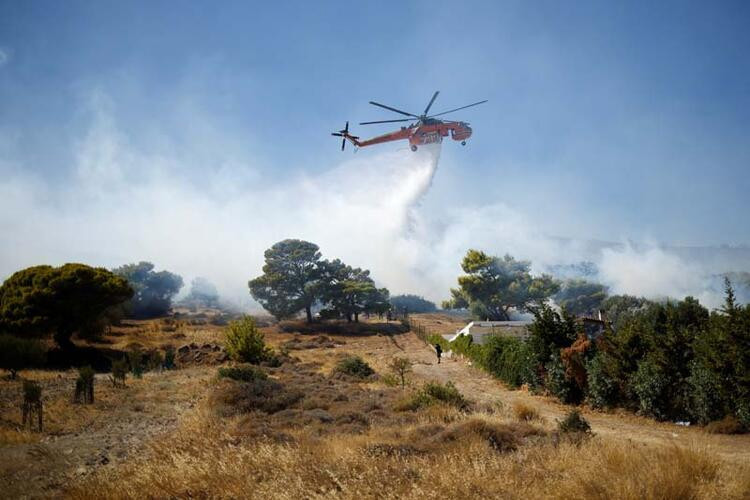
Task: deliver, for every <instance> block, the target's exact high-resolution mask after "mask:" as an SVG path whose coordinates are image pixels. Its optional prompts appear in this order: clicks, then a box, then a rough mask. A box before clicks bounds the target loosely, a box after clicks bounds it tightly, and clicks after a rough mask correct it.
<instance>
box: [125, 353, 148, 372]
mask: <svg viewBox="0 0 750 500" xmlns="http://www.w3.org/2000/svg"><path fill="white" fill-rule="evenodd" d="M128 362H129V364H130V372H131V373H132V374H133V377H134V378H141V377H143V369H144V367H143V353H142V352H141V351H140V349H131V350H130V351H128Z"/></svg>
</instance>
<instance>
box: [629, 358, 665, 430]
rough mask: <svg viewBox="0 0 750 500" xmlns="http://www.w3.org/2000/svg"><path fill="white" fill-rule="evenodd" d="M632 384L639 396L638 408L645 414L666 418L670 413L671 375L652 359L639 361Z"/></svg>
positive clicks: (660, 418)
mask: <svg viewBox="0 0 750 500" xmlns="http://www.w3.org/2000/svg"><path fill="white" fill-rule="evenodd" d="M630 385H631V387H632V389H633V392H634V393H635V395H636V397H637V398H638V408H639V411H640V413H642V414H643V415H646V416H649V417H653V418H656V419H658V420H664V419H666V418H667V416H668V414H669V401H670V398H669V395H670V394H669V386H670V380H669V377H668V375H667V374H666V373H664V371H663V370H662V368H661V367H660V366H659V365H658V364H656V363H655V362H653V361H651V360H648V359H646V360H644V361H641V362H640V363H638V370H636V372H635V373H634V374H633V376H632V378H631V381H630Z"/></svg>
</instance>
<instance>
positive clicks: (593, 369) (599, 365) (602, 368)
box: [586, 352, 618, 408]
mask: <svg viewBox="0 0 750 500" xmlns="http://www.w3.org/2000/svg"><path fill="white" fill-rule="evenodd" d="M607 368H608V367H607V356H606V354H604V353H601V352H599V353H597V354H596V355H594V357H593V358H592V359H591V360H590V361H588V362H587V363H586V373H587V374H588V379H587V381H588V388H587V390H586V400H587V401H588V403H589V404H590V405H591V406H592V407H593V408H610V407H612V406H615V405H616V404H617V403H618V400H617V398H618V386H617V381H616V380H615V379H614V378H613V377H612V376H611V375H610V373H609V370H608V369H607Z"/></svg>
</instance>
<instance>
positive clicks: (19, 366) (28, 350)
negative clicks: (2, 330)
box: [0, 334, 47, 379]
mask: <svg viewBox="0 0 750 500" xmlns="http://www.w3.org/2000/svg"><path fill="white" fill-rule="evenodd" d="M46 354H47V351H46V349H45V348H44V345H43V344H42V343H41V342H40V341H39V339H25V338H20V337H14V336H13V335H7V334H5V335H0V368H2V369H4V370H8V371H9V372H10V378H12V379H15V378H16V375H17V374H18V372H19V370H23V369H24V368H30V367H33V366H39V365H41V364H43V363H44V360H45V358H46Z"/></svg>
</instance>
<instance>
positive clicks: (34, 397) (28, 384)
mask: <svg viewBox="0 0 750 500" xmlns="http://www.w3.org/2000/svg"><path fill="white" fill-rule="evenodd" d="M42 407H43V404H42V387H41V386H40V385H39V384H38V383H36V382H33V381H31V380H24V381H23V406H22V409H23V418H22V422H23V426H24V427H26V424H27V423H28V424H29V426H30V427H31V426H33V414H34V413H36V414H37V415H36V417H37V427H38V429H39V432H41V431H42V428H43V423H42V419H43V417H44V415H43V413H44V412H43V410H42Z"/></svg>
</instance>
